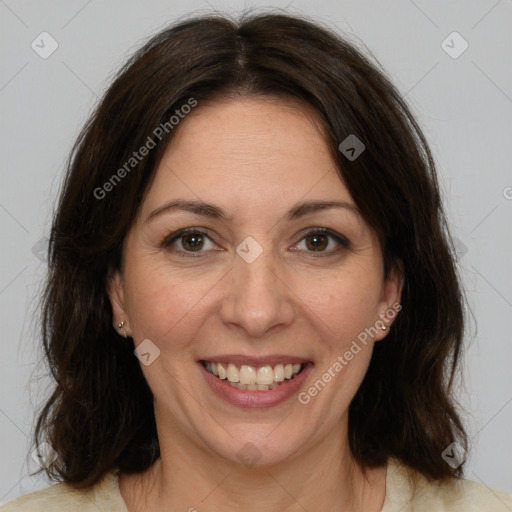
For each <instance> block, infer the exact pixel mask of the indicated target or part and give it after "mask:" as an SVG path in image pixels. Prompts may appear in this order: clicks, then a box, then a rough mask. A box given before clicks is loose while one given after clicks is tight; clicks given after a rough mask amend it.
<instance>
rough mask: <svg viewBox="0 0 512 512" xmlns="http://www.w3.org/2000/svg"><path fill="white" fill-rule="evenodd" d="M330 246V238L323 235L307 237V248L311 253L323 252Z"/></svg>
mask: <svg viewBox="0 0 512 512" xmlns="http://www.w3.org/2000/svg"><path fill="white" fill-rule="evenodd" d="M328 244H329V240H328V237H327V236H326V235H322V234H312V235H308V236H307V237H306V246H307V248H308V249H309V250H311V251H323V250H324V249H325V248H326V247H327V245H328Z"/></svg>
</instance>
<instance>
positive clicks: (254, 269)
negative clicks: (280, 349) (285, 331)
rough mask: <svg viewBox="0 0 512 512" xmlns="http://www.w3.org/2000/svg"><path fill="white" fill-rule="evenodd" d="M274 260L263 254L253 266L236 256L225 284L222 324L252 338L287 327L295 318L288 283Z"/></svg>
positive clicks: (268, 254)
mask: <svg viewBox="0 0 512 512" xmlns="http://www.w3.org/2000/svg"><path fill="white" fill-rule="evenodd" d="M274 258H276V256H275V255H273V254H272V251H271V250H264V251H263V252H262V254H261V255H259V256H258V257H257V258H256V259H255V260H254V261H252V262H249V261H246V260H245V259H244V258H243V257H241V256H239V255H238V254H236V255H235V257H234V261H233V268H232V270H231V272H229V274H228V276H227V277H228V279H226V281H225V282H224V290H225V293H224V294H223V295H224V297H223V300H222V304H221V308H220V317H221V320H222V321H223V322H224V323H225V324H226V325H230V326H232V327H233V326H237V327H238V328H240V329H243V330H244V331H245V332H246V334H247V335H248V336H250V337H253V338H261V337H263V336H265V335H266V334H267V333H268V332H269V331H271V330H278V329H279V328H282V327H285V326H288V325H290V324H291V323H292V322H293V319H294V316H295V311H296V308H295V307H294V297H295V295H294V293H293V291H292V289H291V286H290V284H291V283H289V282H288V283H287V275H286V272H285V270H284V269H283V267H282V266H280V265H279V264H278V262H276V261H275V259H274ZM288 280H289V279H288Z"/></svg>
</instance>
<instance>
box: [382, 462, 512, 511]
mask: <svg viewBox="0 0 512 512" xmlns="http://www.w3.org/2000/svg"><path fill="white" fill-rule="evenodd" d="M398 510H400V511H401V512H412V511H414V512H481V511H483V510H485V512H510V511H512V495H510V494H507V493H504V492H501V491H497V490H495V489H492V488H490V487H487V486H486V485H483V484H481V483H478V482H474V481H472V480H466V479H454V480H452V481H445V482H439V481H435V480H430V479H428V478H427V477H426V476H425V475H423V474H421V473H420V472H418V471H416V470H414V469H412V468H409V467H407V466H406V465H404V464H403V463H401V462H400V461H399V460H398V459H394V458H391V459H390V460H389V461H388V473H387V477H386V499H385V501H384V507H383V509H382V512H395V511H398Z"/></svg>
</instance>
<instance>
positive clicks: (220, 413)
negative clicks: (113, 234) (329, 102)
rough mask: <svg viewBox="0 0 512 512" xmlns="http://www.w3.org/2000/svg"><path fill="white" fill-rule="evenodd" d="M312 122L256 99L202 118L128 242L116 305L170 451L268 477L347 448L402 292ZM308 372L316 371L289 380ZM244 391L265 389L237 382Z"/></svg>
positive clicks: (295, 110) (187, 125)
mask: <svg viewBox="0 0 512 512" xmlns="http://www.w3.org/2000/svg"><path fill="white" fill-rule="evenodd" d="M308 112H309V111H308V110H307V108H306V107H304V106H300V105H298V104H293V103H284V102H282V101H279V100H270V99H264V100H262V99H256V98H252V99H239V100H232V101H228V100H226V101H225V102H217V103H215V104H214V105H208V106H204V105H203V106H201V105H199V106H198V107H197V108H196V109H195V110H194V111H193V112H192V113H191V114H189V115H188V116H187V117H186V118H185V119H184V120H182V121H181V125H180V126H179V131H177V133H176V134H175V137H174V139H173V140H172V141H171V143H170V144H169V146H168V148H167V150H166V153H165V154H164V157H163V159H162V161H161V163H160V165H159V167H158V169H157V171H156V175H155V179H154V181H153V182H152V184H151V187H150V189H149V191H148V193H147V196H146V198H145V200H144V202H143V204H142V206H141V210H140V212H139V215H138V218H137V221H136V222H135V224H134V226H133V227H132V229H131V231H130V233H129V234H128V236H127V239H126V241H125V248H124V249H125V252H124V261H123V263H124V265H123V269H122V272H120V273H118V274H116V275H115V277H114V279H113V280H112V282H111V287H110V296H111V302H112V305H113V309H114V320H115V322H116V325H117V323H118V322H121V321H123V320H124V321H125V322H126V325H125V326H124V328H125V329H126V331H127V333H128V334H129V335H131V336H132V337H133V339H134V342H135V346H136V347H138V348H137V351H138V352H139V358H140V359H141V367H142V370H143V372H144V375H145V378H146V379H147V382H148V384H149V386H150V388H151V390H152V392H153V395H154V405H155V417H156V421H157V428H158V433H159V440H160V444H161V449H162V448H163V447H164V446H165V445H166V443H167V445H168V446H173V443H175V442H176V441H175V440H176V439H180V441H181V442H184V443H185V444H186V443H188V444H189V446H190V447H193V449H194V450H196V452H195V453H197V454H199V453H200V454H202V455H204V456H208V457H211V456H213V457H216V458H217V459H218V457H219V456H220V457H222V458H224V459H227V460H228V461H233V462H238V463H249V464H252V465H264V464H273V463H278V462H280V461H284V460H286V459H289V458H293V457H294V456H296V455H297V454H299V453H301V451H303V450H306V449H308V448H311V447H313V446H315V445H317V443H319V442H322V441H325V440H326V439H328V438H329V436H331V435H333V433H334V434H335V435H336V436H337V438H338V439H339V438H340V437H338V436H339V435H340V434H341V436H342V438H345V439H346V428H347V417H348V416H347V412H348V407H349V404H350V401H351V400H352V398H353V397H354V395H355V393H356V391H357V389H358V387H359V385H360V384H361V381H362V379H363V377H364V375H365V372H366V370H367V367H368V364H369V361H370V357H371V353H372V349H373V343H374V342H375V341H377V340H380V339H382V338H383V337H384V336H385V335H386V333H387V332H388V330H389V326H390V324H391V320H390V319H391V318H392V316H394V314H396V311H395V312H394V314H391V313H390V311H394V310H393V308H392V306H393V304H395V305H396V302H397V301H398V300H399V288H400V286H399V283H398V281H397V279H395V278H394V277H392V278H391V279H390V280H388V281H387V282H384V281H383V265H382V257H381V253H380V248H379V245H378V243H377V241H376V240H375V239H374V238H373V237H372V233H371V231H370V230H369V228H368V227H367V225H366V224H365V222H364V221H363V219H362V217H361V216H360V215H359V213H358V211H357V208H356V207H355V203H354V201H353V199H352V197H351V195H350V194H349V192H348V190H347V188H346V187H345V185H344V184H343V182H342V181H341V179H340V177H339V175H338V173H337V171H336V169H335V165H334V162H333V160H332V159H331V157H330V155H329V152H328V148H327V146H326V143H325V142H324V140H323V138H322V134H321V132H320V129H319V128H318V125H315V123H314V121H313V120H312V119H313V118H314V115H313V114H312V113H311V112H309V115H308ZM340 142H341V141H340ZM367 150H368V151H371V148H368V149H367ZM346 165H350V162H349V161H348V160H347V162H346ZM126 179H130V178H129V177H127V178H126ZM368 186H372V184H371V183H369V184H368ZM176 201H181V202H182V203H181V206H180V204H178V203H176V204H175V205H174V206H172V204H173V203H174V202H176ZM334 202H336V203H338V206H333V205H332V203H334ZM329 203H330V204H331V206H329V205H328V204H329ZM315 204H316V205H317V206H316V207H315ZM321 204H324V207H321ZM187 205H188V206H187ZM201 205H203V206H201ZM184 228H187V229H188V230H190V231H189V233H188V234H183V233H182V234H181V236H179V234H178V232H179V231H180V230H183V229H184ZM321 230H329V231H328V232H325V231H324V232H322V231H321ZM381 318H383V319H384V322H382V321H380V322H379V319H381ZM382 325H385V326H388V329H387V330H383V329H382ZM365 329H366V331H365ZM375 333H377V334H375ZM256 358H257V359H256ZM203 361H208V362H210V363H223V364H222V367H223V368H224V369H225V370H227V375H228V378H226V379H224V380H223V379H221V378H219V376H215V375H214V374H213V373H212V371H213V372H214V373H215V372H216V373H217V374H219V373H220V376H224V375H223V371H222V369H220V368H219V367H218V365H216V367H215V369H213V370H212V367H211V366H210V368H209V369H210V371H208V370H207V369H206V368H205V367H204V365H203V363H202V362H203ZM228 363H230V364H229V365H228ZM301 363H302V364H303V366H300V367H299V366H298V365H299V364H301ZM281 364H282V365H283V366H282V367H281V366H280V365H281ZM294 364H295V365H296V366H295V367H294V366H291V370H292V372H293V371H295V372H297V371H298V369H299V368H300V369H302V368H304V369H303V371H302V373H299V374H298V375H297V376H295V377H294V378H293V379H289V378H287V377H290V375H289V373H287V365H294ZM228 366H229V368H228ZM262 367H263V369H261V368H262ZM289 371H290V366H288V372H289ZM283 373H284V375H283ZM241 378H242V380H243V381H244V382H255V383H254V384H253V385H254V386H257V384H258V383H260V386H262V387H261V388H260V389H259V390H251V389H254V388H247V387H246V385H244V386H243V387H244V388H246V389H238V388H237V387H235V386H232V385H231V384H229V382H228V379H230V380H232V381H236V380H238V381H239V380H240V379H241ZM283 378H284V380H283ZM269 382H272V383H273V384H269ZM262 383H263V384H262ZM315 383H316V384H315ZM267 388H268V389H267ZM249 443H251V444H249ZM174 446H176V445H175V444H174Z"/></svg>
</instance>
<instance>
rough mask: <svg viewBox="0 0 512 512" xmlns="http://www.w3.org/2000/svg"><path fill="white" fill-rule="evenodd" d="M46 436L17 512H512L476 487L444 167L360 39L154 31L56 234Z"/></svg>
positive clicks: (127, 73)
mask: <svg viewBox="0 0 512 512" xmlns="http://www.w3.org/2000/svg"><path fill="white" fill-rule="evenodd" d="M49 265H50V273H49V278H48V285H47V288H46V294H45V297H44V299H45V301H44V325H43V338H44V346H45V350H46V356H47V358H48V361H49V363H50V365H51V368H52V373H53V375H54V378H55V380H56V388H55V391H54V393H53V395H52V396H51V398H50V399H49V401H48V403H47V404H46V405H45V407H44V408H43V410H42V411H41V414H40V416H39V419H38V423H37V426H36V432H35V442H36V445H39V446H41V444H42V443H43V442H45V443H47V444H45V445H43V446H45V447H46V448H48V447H51V448H50V449H49V452H50V456H48V457H47V459H46V462H45V467H44V469H45V471H46V472H47V474H48V475H49V476H51V477H53V478H55V479H57V480H60V482H61V483H58V484H56V485H53V486H51V487H50V488H49V489H46V490H43V491H39V492H36V493H33V494H30V495H26V496H24V497H21V498H18V499H17V500H14V501H13V502H11V504H8V505H7V506H5V507H4V508H2V510H5V511H6V512H11V511H18V510H20V511H21V510H24V511H32V510H66V511H69V510H73V511H86V510H87V511H89V510H98V509H99V510H105V511H107V510H108V511H124V512H126V511H130V512H132V511H136V510H137V511H139V510H140V511H151V512H152V511H160V510H166V511H167V510H189V511H193V510H198V511H203V510H204V511H207V510H212V511H213V510H255V511H256V510H290V511H292V510H293V511H295V510H309V511H313V510H319V509H322V510H344V511H363V510H364V511H365V512H377V511H383V512H395V511H396V512H398V511H399V510H400V511H407V510H411V511H412V510H414V511H418V510H428V511H430V512H431V511H436V512H439V511H455V510H457V511H458V510H464V511H472V510H473V511H476V510H479V511H480V510H486V511H488V512H489V511H496V512H497V511H502V510H503V511H506V510H512V498H511V497H510V496H508V495H506V494H505V493H502V492H499V491H495V490H491V489H488V488H486V487H485V486H483V485H480V484H478V483H476V482H472V481H469V480H464V479H463V478H462V476H463V468H464V459H465V452H466V450H467V448H468V440H467V435H466V432H465V430H464V426H463V424H462V422H461V419H460V417H459V413H458V412H457V410H456V407H455V405H454V399H453V396H452V381H453V378H454V376H455V375H456V372H457V370H458V366H459V354H460V350H461V343H462V337H463V325H464V322H463V320H464V318H463V296H462V293H461V288H460V285H459V280H458V276H457V272H456V268H455V265H454V259H453V253H452V250H451V243H450V236H449V233H448V229H447V226H446V222H445V217H444V213H443V208H442V204H441V202H440V194H439V190H438V183H437V178H436V172H435V168H434V163H433V160H432V157H431V154H430V152H429V149H428V147H427V144H426V142H425V139H424V137H423V135H422V133H421V131H420V129H419V128H418V125H417V124H416V122H415V120H414V119H413V117H412V115H411V113H410V112H409V109H408V108H407V106H406V104H405V103H404V101H403V99H402V98H401V97H400V95H399V94H398V92H397V91H396V89H395V88H394V87H393V86H392V85H391V84H390V82H389V81H388V79H387V78H386V77H385V76H384V74H383V73H382V72H380V71H379V70H377V69H376V68H375V67H374V66H373V65H372V64H370V62H369V61H368V60H367V59H366V58H365V57H364V56H362V55H361V54H360V53H359V52H358V51H357V50H356V49H355V48H354V47H353V46H351V45H350V44H348V43H347V42H346V41H344V40H343V39H341V38H340V37H339V36H338V35H336V34H333V33H331V32H330V31H329V30H327V29H325V28H323V27H321V26H319V25H318V24H315V23H312V22H309V21H306V20H303V19H299V18H296V17H291V16H285V15H281V14H279V15H271V14H266V15H260V16H258V15H255V16H247V17H245V18H243V19H242V20H241V21H239V22H235V21H233V20H231V19H228V18H227V17H221V16H202V17H197V18H193V19H189V20H187V21H184V22H181V23H179V24H176V25H174V26H172V27H170V28H169V29H167V30H165V31H163V32H161V33H160V34H158V35H156V36H155V37H154V38H153V39H152V40H151V41H150V42H149V43H148V44H147V45H145V46H144V47H143V48H142V49H141V50H140V51H138V52H137V54H136V55H135V56H134V57H133V58H132V59H131V60H130V61H129V62H128V63H127V64H126V66H125V67H124V68H123V69H122V70H121V71H120V73H119V74H118V76H117V78H116V79H115V81H114V82H113V84H112V85H111V87H110V88H109V90H108V91H107V93H106V94H105V97H104V98H103V100H102V101H101V103H100V104H99V106H98V108H97V110H96V112H95V113H94V115H93V116H92V118H91V120H90V121H89V122H88V123H87V125H86V127H85V128H84V130H83V132H82V134H81V135H80V137H79V139H78V141H77V143H76V145H75V148H74V151H73V154H72V157H71V159H70V165H69V170H68V173H67V176H66V180H65V183H64V187H63V190H62V193H61V196H60V201H59V205H58V209H57V212H56V215H55V218H54V223H53V227H52V235H51V241H50V253H49Z"/></svg>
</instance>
